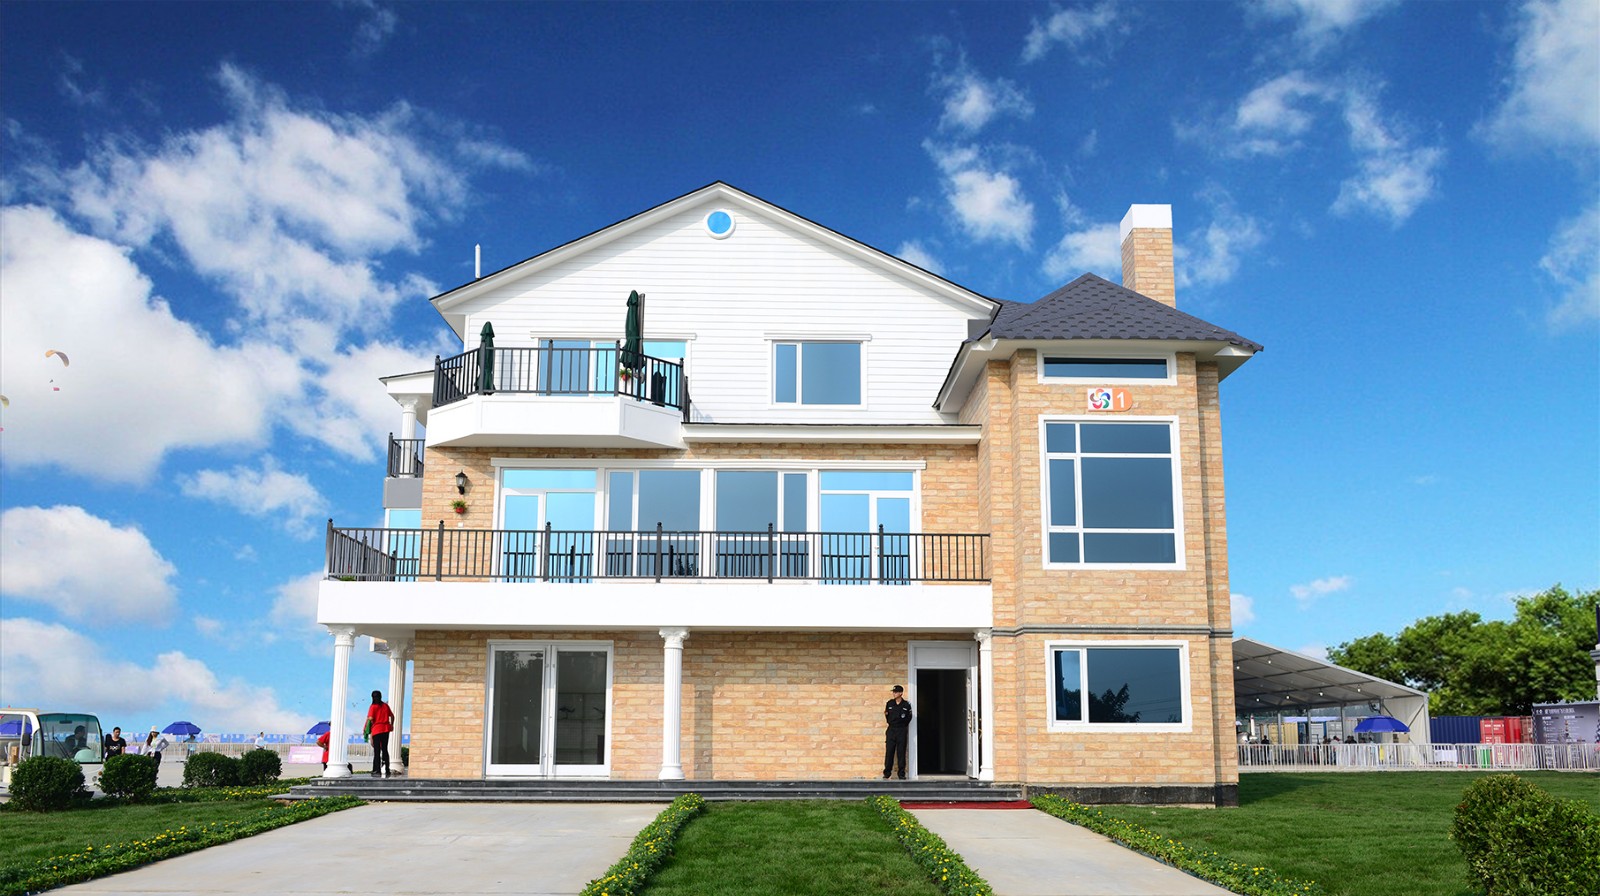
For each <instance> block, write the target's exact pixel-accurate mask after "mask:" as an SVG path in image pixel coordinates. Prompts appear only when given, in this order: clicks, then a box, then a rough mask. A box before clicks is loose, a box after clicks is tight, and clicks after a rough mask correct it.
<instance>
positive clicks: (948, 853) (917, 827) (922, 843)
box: [867, 794, 994, 896]
mask: <svg viewBox="0 0 1600 896" xmlns="http://www.w3.org/2000/svg"><path fill="white" fill-rule="evenodd" d="M867 803H868V804H869V805H871V806H872V808H874V809H877V810H878V814H879V815H882V816H883V818H884V820H885V821H887V822H889V825H890V826H891V827H893V828H894V835H895V837H896V838H898V839H899V841H900V845H901V846H904V847H905V848H906V852H908V853H910V854H911V860H912V861H913V862H916V863H917V864H918V865H920V866H922V870H923V871H926V872H928V877H930V878H932V879H933V882H934V884H935V885H936V886H938V888H939V891H940V892H941V893H944V894H945V896H993V894H994V890H992V889H990V888H989V882H988V881H986V880H984V879H983V878H981V877H979V876H978V873H977V872H976V871H973V870H972V869H971V868H968V867H967V862H966V860H965V859H963V858H961V856H960V855H959V854H958V853H956V852H955V851H954V850H952V849H951V848H950V847H949V846H948V845H947V844H946V843H945V842H944V839H943V838H942V837H940V836H939V835H938V834H935V833H934V832H932V831H930V830H928V829H927V828H925V827H923V826H922V823H921V822H919V821H917V818H916V816H915V815H912V814H911V813H910V812H907V811H906V810H905V809H904V808H902V807H901V805H900V801H899V800H897V799H895V798H894V797H892V796H888V795H886V794H879V795H878V796H874V797H868V799H867Z"/></svg>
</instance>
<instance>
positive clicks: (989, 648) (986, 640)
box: [973, 628, 994, 781]
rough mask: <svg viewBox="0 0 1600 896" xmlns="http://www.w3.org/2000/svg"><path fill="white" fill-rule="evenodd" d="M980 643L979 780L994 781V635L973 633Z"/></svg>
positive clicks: (982, 632)
mask: <svg viewBox="0 0 1600 896" xmlns="http://www.w3.org/2000/svg"><path fill="white" fill-rule="evenodd" d="M973 637H974V638H975V639H977V641H978V705H979V706H980V707H982V709H981V710H980V713H979V716H978V732H979V741H980V749H981V750H982V752H983V756H982V757H981V758H980V761H979V763H978V780H979V781H993V780H994V650H993V645H992V643H991V642H993V641H994V633H993V632H992V631H990V630H989V629H986V628H981V629H978V631H976V632H975V633H973Z"/></svg>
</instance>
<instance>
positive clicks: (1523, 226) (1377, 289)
mask: <svg viewBox="0 0 1600 896" xmlns="http://www.w3.org/2000/svg"><path fill="white" fill-rule="evenodd" d="M0 25H3V27H0V124H3V127H4V134H3V137H0V201H3V205H4V210H3V212H0V215H3V217H0V392H3V393H4V394H5V395H6V396H7V397H8V399H9V401H10V405H9V407H5V408H3V409H0V426H3V431H0V703H12V702H15V703H24V704H46V705H50V706H58V707H63V708H82V709H89V710H93V711H97V712H99V713H100V714H101V715H102V718H103V719H104V720H105V721H106V722H107V724H121V725H122V726H123V727H124V728H130V727H131V728H137V727H138V726H140V725H149V724H165V723H166V722H168V721H171V720H173V719H176V718H180V717H186V718H192V719H193V720H194V721H196V722H197V723H199V724H201V725H202V727H205V728H207V729H208V730H212V731H244V730H256V729H260V728H266V729H268V730H278V731H292V730H296V729H299V730H303V727H302V726H305V725H308V724H309V723H310V722H312V721H315V720H317V719H321V718H325V717H326V716H327V713H328V696H327V695H328V688H329V679H330V676H331V660H330V657H331V643H330V639H329V637H328V636H327V634H326V633H325V632H322V631H320V630H319V629H318V628H317V626H315V624H314V623H313V622H312V616H313V611H314V605H315V587H316V585H315V583H316V579H317V576H318V574H319V571H320V568H321V562H322V540H321V532H322V526H323V521H324V520H325V519H327V518H328V517H330V516H331V517H333V518H334V519H335V520H336V521H338V522H339V523H341V524H344V525H375V524H378V522H379V520H380V518H381V516H380V510H379V497H380V482H381V479H382V476H383V462H382V455H381V453H380V448H381V446H382V445H383V439H384V437H385V435H386V434H387V433H388V432H390V431H391V430H396V429H398V427H399V413H398V411H397V409H396V407H395V406H394V404H393V403H392V402H390V401H389V400H388V399H387V398H386V397H385V396H384V395H383V392H382V390H381V388H380V387H379V386H378V384H377V383H376V377H378V376H380V375H385V374H391V373H396V372H402V371H409V370H416V369H421V368H422V367H424V366H425V365H426V363H427V360H428V359H430V358H431V357H432V355H433V354H435V353H438V352H443V353H449V352H451V351H452V350H453V348H454V346H453V345H452V344H451V342H450V340H449V338H448V331H447V330H446V328H445V327H444V325H443V323H442V322H441V321H440V320H439V319H438V318H437V316H436V315H435V314H434V313H433V312H432V310H431V308H430V307H429V306H428V304H427V301H426V298H427V297H428V296H429V295H432V294H434V293H436V292H439V291H442V290H444V289H447V288H450V287H453V286H456V285H459V284H460V283H462V282H463V281H465V280H466V279H469V278H470V277H471V275H472V247H473V245H474V244H475V243H482V244H483V254H484V267H485V270H493V269H497V268H500V267H503V266H505V265H507V264H510V263H512V262H515V261H518V260H520V259H522V258H525V257H528V256H530V255H534V254H537V253H539V252H541V251H544V250H546V249H548V248H551V247H553V246H556V245H559V244H561V243H564V242H566V241H568V240H570V239H573V238H575V237H578V236H581V235H583V234H586V233H589V232H591V231H593V230H595V229H598V228H600V227H603V226H606V225H608V224H611V223H613V222H615V221H618V220H620V219H622V218H625V217H627V216H629V215H632V214H634V213H636V212H639V211H642V210H644V209H646V208H648V207H650V206H653V205H656V204H658V203H660V202H663V201H665V200H668V199H671V198H673V197H675V196H678V195H681V194H683V193H686V192H689V191H690V190H693V189H695V188H698V187H700V186H703V185H705V184H706V183H709V182H711V181H713V180H725V181H727V182H729V183H732V184H734V185H735V186H737V187H740V188H741V189H744V190H747V191H749V192H751V193H754V194H755V195H757V196H760V197H762V198H764V199H767V200H768V201H771V202H774V203H777V204H778V205H781V206H784V207H786V208H788V209H790V210H792V211H795V212H797V213H799V214H802V215H804V216H806V217H808V218H811V219H812V220H815V221H818V222H820V223H823V224H825V225H827V226H829V227H832V228H834V229H836V230H838V231H840V232H842V233H844V234H847V235H849V236H852V237H854V238H856V239H859V240H861V241H863V242H866V243H868V244H871V245H873V246H876V247H879V248H881V249H884V250H886V251H889V252H893V253H896V254H899V255H901V256H903V257H905V258H907V259H909V260H912V261H914V262H916V263H918V264H921V265H923V266H925V267H928V268H931V269H933V270H936V271H939V272H940V273H942V274H944V275H945V276H947V277H949V278H950V279H952V280H955V281H956V282H958V283H961V284H963V285H965V286H967V287H969V288H971V289H973V290H975V291H977V292H980V293H983V294H985V295H989V296H994V297H1000V298H1007V299H1014V300H1022V301H1027V300H1032V299H1034V298H1037V297H1039V296H1042V295H1044V294H1045V293H1047V292H1049V291H1050V290H1051V289H1053V288H1055V287H1057V286H1059V285H1061V284H1063V283H1065V282H1067V281H1068V280H1070V279H1072V278H1073V277H1075V276H1076V275H1078V274H1080V273H1082V272H1084V271H1093V272H1096V273H1099V274H1102V275H1105V276H1107V277H1110V278H1112V279H1117V276H1118V270H1117V265H1118V261H1117V255H1116V247H1115V242H1116V236H1115V234H1116V224H1117V222H1118V221H1119V220H1120V219H1121V217H1122V214H1123V212H1124V211H1126V209H1127V207H1128V205H1129V204H1130V203H1170V204H1171V205H1172V206H1173V219H1174V227H1175V238H1176V242H1177V245H1178V252H1179V260H1178V276H1179V286H1178V303H1179V307H1180V308H1183V309H1185V310H1187V311H1190V312H1192V313H1195V314H1198V315H1200V316H1201V317H1204V318H1206V319H1208V320H1211V321H1213V322H1215V323H1218V324H1221V325H1223V326H1226V327H1229V328H1231V329H1234V330H1236V331H1238V332H1239V333H1241V334H1243V335H1245V336H1247V337H1248V338H1250V339H1253V340H1256V341H1258V342H1261V343H1263V344H1264V345H1265V346H1266V351H1265V352H1264V353H1263V354H1262V355H1261V356H1259V357H1257V358H1256V359H1254V360H1252V361H1251V362H1250V363H1249V364H1247V365H1246V366H1245V367H1244V368H1243V369H1241V370H1240V371H1239V372H1238V373H1236V374H1235V375H1234V376H1232V377H1230V378H1229V379H1228V380H1227V382H1225V383H1224V386H1223V391H1224V397H1223V410H1224V438H1225V447H1226V452H1227V489H1228V498H1229V501H1228V512H1229V519H1228V524H1229V535H1230V561H1231V574H1232V590H1233V592H1234V595H1235V596H1234V602H1235V624H1236V628H1237V630H1238V631H1239V632H1240V633H1243V634H1248V635H1251V636H1254V637H1257V638H1260V639H1262V640H1266V641H1268V642H1271V643H1275V644H1278V645H1280V646H1284V647H1289V648H1292V649H1304V650H1309V651H1313V652H1315V651H1316V650H1319V649H1321V648H1322V647H1324V646H1326V645H1330V644H1336V643H1338V642H1340V641H1343V640H1347V639H1350V638H1354V637H1358V636H1361V635H1365V634H1370V633H1372V632H1375V631H1380V630H1381V631H1390V632H1393V631H1397V630H1398V629H1399V628H1401V627H1402V626H1404V625H1405V624H1406V623H1408V622H1410V621H1411V620H1413V619H1415V618H1418V617H1420V616H1425V615H1431V614H1436V613H1442V612H1448V611H1456V610H1468V609H1470V610H1476V611H1478V612H1481V613H1483V614H1485V615H1486V616H1491V617H1504V616H1507V615H1508V614H1509V612H1510V608H1511V602H1512V599H1513V598H1514V597H1515V596H1516V595H1518V594H1524V593H1530V592H1533V591H1537V590H1540V589H1542V588H1545V587H1548V586H1549V585H1552V584H1554V583H1556V582H1562V583H1565V584H1566V585H1568V586H1569V587H1581V588H1593V587H1596V585H1597V584H1600V449H1597V447H1596V445H1597V436H1600V339H1597V336H1600V270H1597V268H1600V263H1597V256H1600V6H1596V5H1595V4H1594V3H1593V2H1592V0H1565V2H1557V0H1532V2H1513V3H1472V2H1452V3H1391V2H1345V0H1330V2H1312V0H1266V2H1258V3H1250V4H1235V3H1221V2H1216V3H1150V4H1143V3H1123V4H1113V3H1094V4H1007V3H983V4H961V3H909V4H873V5H844V4H839V5H834V4H805V5H782V4H737V5H711V4H706V5H696V4H686V3H675V4H658V5H644V4H622V5H603V4H563V5H532V4H529V5H519V4H510V3H494V4H471V3H457V4H448V5H446V4H397V5H384V4H374V3H340V4H309V3H306V4H239V3H229V4H194V3H184V4H141V3H126V4H47V3H28V4H24V3H10V4H6V5H5V6H4V8H3V10H0ZM48 349H57V350H60V351H63V352H66V353H67V354H68V356H69V357H70V359H71V363H70V365H63V364H61V363H59V359H58V358H55V357H51V358H46V357H45V356H44V352H45V351H46V350H48ZM385 675H386V672H385V668H384V665H383V664H382V663H380V662H379V661H377V660H376V659H374V658H373V657H370V656H358V657H357V659H356V662H355V664H354V667H353V674H352V692H354V693H357V694H359V693H361V692H363V691H364V690H367V689H369V688H371V687H384V686H385Z"/></svg>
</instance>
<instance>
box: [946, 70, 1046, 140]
mask: <svg viewBox="0 0 1600 896" xmlns="http://www.w3.org/2000/svg"><path fill="white" fill-rule="evenodd" d="M935 85H936V86H937V87H938V88H939V89H940V90H941V91H942V92H943V93H944V95H945V97H944V115H943V116H941V117H940V119H939V128H940V130H954V131H959V132H963V133H967V134H974V133H977V132H978V131H980V130H982V129H983V127H984V125H987V124H988V123H989V122H991V121H993V120H994V119H996V118H999V117H1000V116H1003V115H1010V116H1015V117H1017V118H1027V117H1028V116H1030V115H1032V114H1033V103H1031V102H1029V100H1028V98H1027V96H1026V95H1024V94H1023V92H1022V91H1021V90H1020V89H1019V88H1018V87H1017V85H1016V84H1013V83H1012V82H1010V81H1007V80H1006V79H1004V78H996V79H994V80H992V81H991V80H988V79H985V78H984V77H983V76H982V75H979V74H978V73H977V72H975V71H972V70H971V69H969V68H967V67H966V66H962V67H961V68H960V69H959V70H958V71H956V72H955V73H954V74H950V75H941V76H939V77H938V78H936V79H935Z"/></svg>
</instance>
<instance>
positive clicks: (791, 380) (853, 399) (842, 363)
mask: <svg viewBox="0 0 1600 896" xmlns="http://www.w3.org/2000/svg"><path fill="white" fill-rule="evenodd" d="M772 400H773V401H774V402H775V403H777V404H860V403H861V343H859V342H778V343H775V344H774V345H773V352H772Z"/></svg>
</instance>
